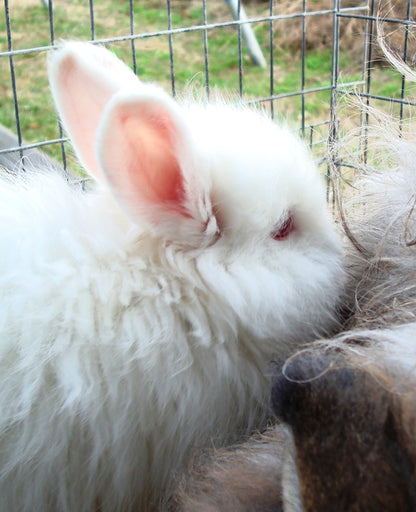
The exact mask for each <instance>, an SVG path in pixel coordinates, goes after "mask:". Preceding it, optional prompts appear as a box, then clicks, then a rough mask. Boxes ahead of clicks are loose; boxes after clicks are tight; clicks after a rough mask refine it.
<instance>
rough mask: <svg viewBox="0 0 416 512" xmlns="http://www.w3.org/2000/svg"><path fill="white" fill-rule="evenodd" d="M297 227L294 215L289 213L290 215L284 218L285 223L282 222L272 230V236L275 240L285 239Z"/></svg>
mask: <svg viewBox="0 0 416 512" xmlns="http://www.w3.org/2000/svg"><path fill="white" fill-rule="evenodd" d="M294 229H295V223H294V220H293V217H292V215H290V214H289V215H288V217H287V218H286V219H285V220H284V222H283V224H280V225H279V227H278V228H277V229H276V230H274V231H272V232H271V234H270V235H271V237H272V238H273V240H285V239H286V238H287V237H288V236H289V235H290V233H292V231H293V230H294Z"/></svg>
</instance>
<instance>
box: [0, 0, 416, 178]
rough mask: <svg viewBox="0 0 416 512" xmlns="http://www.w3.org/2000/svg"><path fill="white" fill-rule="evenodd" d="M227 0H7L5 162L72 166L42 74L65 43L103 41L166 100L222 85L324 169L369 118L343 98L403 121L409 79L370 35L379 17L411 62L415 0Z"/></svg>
mask: <svg viewBox="0 0 416 512" xmlns="http://www.w3.org/2000/svg"><path fill="white" fill-rule="evenodd" d="M231 1H233V2H234V0H227V1H226V2H224V1H223V0H166V3H162V2H158V1H156V0H4V12H3V14H2V16H1V19H0V123H1V140H0V163H2V164H3V165H4V164H5V162H6V164H7V165H9V166H11V165H13V166H15V167H16V166H17V167H18V166H19V165H20V166H21V164H20V163H19V162H20V161H21V159H22V157H23V156H26V157H27V156H29V159H28V158H26V159H25V160H24V161H26V165H27V162H28V161H30V162H33V163H34V165H37V164H38V158H40V161H41V163H42V162H43V158H47V160H48V162H50V160H49V159H52V161H53V162H59V165H60V166H63V167H64V168H65V169H66V168H67V167H69V168H71V169H72V168H73V167H74V166H75V167H76V163H75V162H74V161H73V158H72V156H71V155H70V153H68V148H67V139H66V138H65V136H64V134H63V133H62V131H61V129H60V127H59V123H58V122H57V119H56V116H55V113H54V109H53V105H52V100H51V97H50V94H49V92H48V85H47V79H46V65H45V61H46V54H47V53H48V52H50V51H52V50H53V48H54V47H55V46H56V45H57V44H59V41H60V40H61V39H81V40H89V41H95V42H96V43H102V44H105V45H107V46H108V47H109V48H111V49H112V50H113V51H114V52H115V53H117V55H118V56H119V57H121V58H122V59H123V60H125V61H126V62H127V63H129V65H130V66H131V67H132V69H133V70H134V71H135V72H136V73H138V74H139V76H141V78H143V79H144V80H152V81H155V82H158V83H160V84H162V85H163V86H164V87H165V88H168V89H170V91H171V93H172V95H173V96H181V95H182V94H183V92H184V91H185V90H186V89H187V88H189V87H190V84H191V86H192V87H194V88H197V89H200V90H202V91H204V94H206V95H207V96H212V95H214V94H216V90H217V89H220V90H225V91H226V94H227V96H228V97H229V98H230V101H241V100H242V101H244V102H247V103H250V104H260V105H262V106H263V107H264V108H266V109H267V110H268V111H269V113H270V115H271V116H272V117H278V118H284V119H285V120H286V121H287V122H288V123H289V124H290V125H291V126H293V128H294V129H296V130H299V132H300V134H301V135H302V136H303V137H304V138H305V139H306V140H307V141H308V142H309V144H310V145H311V146H312V148H313V150H314V151H315V154H316V158H317V159H318V160H320V162H321V163H323V165H324V166H325V165H326V158H327V156H326V155H327V151H326V144H327V141H328V140H329V141H331V140H332V141H334V140H336V139H337V138H338V137H339V132H340V131H342V130H349V129H351V128H352V127H353V126H357V125H358V126H364V125H365V124H366V122H368V119H366V115H365V114H362V115H361V116H359V117H358V120H354V121H353V120H352V116H351V113H350V111H349V109H348V106H347V105H348V102H346V101H345V98H346V97H348V96H350V95H358V96H359V97H361V98H362V100H363V102H364V104H365V105H367V106H372V105H374V106H376V107H378V108H380V107H381V108H386V109H388V110H390V111H394V113H395V114H397V115H398V116H399V117H401V118H404V117H405V116H406V115H407V110H406V109H407V108H408V107H409V106H410V107H412V106H414V103H413V102H412V101H409V99H408V97H409V96H410V95H411V93H412V86H411V84H409V83H408V82H407V81H406V79H405V77H403V76H401V75H400V74H399V73H397V72H395V71H394V70H392V69H391V68H390V67H389V66H388V65H387V64H386V63H383V59H382V57H381V54H380V51H379V49H378V46H377V43H376V25H377V23H376V22H377V17H382V18H383V23H384V26H385V27H386V33H387V34H388V37H389V39H388V41H389V43H390V44H391V45H392V46H393V47H394V49H395V50H396V51H398V52H399V53H400V54H401V57H402V58H403V60H405V61H407V62H409V63H410V64H412V62H413V58H414V57H413V56H414V53H415V50H414V46H415V45H414V39H413V36H412V31H411V29H412V27H414V25H415V22H414V21H413V19H412V15H413V14H414V12H413V7H412V4H411V0H407V1H402V2H396V3H395V4H394V3H385V2H382V0H368V1H367V0H364V1H360V0H295V1H288V0H286V1H285V0H283V1H278V0H247V2H241V1H240V0H238V1H237V0H235V3H234V5H233V8H231V9H230V5H229V4H230V2H231ZM231 7H232V6H231ZM247 27H249V28H250V29H252V35H253V34H254V38H255V41H256V43H258V47H259V49H260V51H261V53H262V57H263V59H264V60H263V62H260V64H262V65H260V66H259V65H258V64H259V62H256V60H255V59H253V55H250V47H249V45H250V42H249V40H248V39H247V37H246V36H247V34H246V29H247ZM256 64H257V65H256ZM354 123H355V124H354ZM40 151H41V153H40ZM44 155H48V156H44Z"/></svg>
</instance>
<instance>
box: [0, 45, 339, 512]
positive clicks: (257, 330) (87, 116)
mask: <svg viewBox="0 0 416 512" xmlns="http://www.w3.org/2000/svg"><path fill="white" fill-rule="evenodd" d="M68 63H70V64H71V65H68ZM49 68H50V80H51V88H52V91H53V94H54V97H55V101H56V103H57V108H58V111H59V113H60V115H61V118H62V120H63V123H64V125H65V127H66V129H67V130H68V132H69V134H70V136H71V138H72V140H73V141H78V142H79V143H77V142H75V149H76V151H77V154H78V156H79V157H80V159H81V161H83V162H84V163H86V164H89V163H90V164H91V167H94V168H93V169H91V168H88V169H87V171H89V172H91V173H92V174H94V175H95V177H96V178H97V180H98V184H97V187H96V190H95V191H93V192H90V193H84V192H82V191H80V190H78V189H77V188H76V187H74V186H71V185H68V183H67V182H66V181H65V180H64V179H63V178H62V177H60V176H58V175H56V174H53V173H48V172H47V171H42V170H39V172H37V173H32V174H26V175H22V176H17V177H11V176H7V175H2V176H1V178H0V269H1V272H0V411H1V413H0V511H1V512H6V511H7V512H10V511H13V512H23V511H34V510H39V511H42V512H48V511H58V510H59V511H60V512H84V511H95V510H96V509H99V510H100V511H102V512H105V511H111V512H115V511H123V512H126V511H128V510H140V511H141V512H143V511H145V510H150V509H152V507H155V506H157V504H158V503H159V501H160V500H163V499H164V498H165V497H167V496H168V495H169V492H170V490H171V487H172V485H173V482H174V478H175V472H177V471H179V470H180V469H181V467H182V466H183V465H184V464H185V463H186V461H187V460H188V458H189V456H190V454H191V453H192V452H194V451H195V450H197V449H198V448H199V447H202V446H207V445H210V444H211V443H216V444H218V445H221V444H224V443H225V442H233V441H236V440H238V439H239V438H240V436H241V435H243V434H246V433H248V432H250V431H251V430H252V429H254V428H256V427H259V426H261V424H262V423H263V422H264V420H265V418H266V417H267V415H268V411H269V405H268V402H269V389H270V383H269V371H268V365H269V363H270V361H271V360H272V359H273V358H280V357H284V356H285V355H286V354H288V353H289V352H290V351H291V350H293V349H294V348H295V347H296V346H297V345H298V344H299V343H303V342H305V341H307V340H308V339H313V338H314V337H316V336H317V335H319V334H321V335H323V334H326V333H329V332H330V331H331V329H332V328H333V327H334V325H335V320H334V308H335V305H336V301H337V297H338V295H339V291H340V288H341V285H342V271H341V268H340V247H339V243H338V240H337V237H336V235H335V233H334V229H333V226H332V223H331V221H330V218H329V215H328V213H327V211H326V204H325V195H324V192H323V187H322V184H321V182H320V177H319V175H318V172H317V169H316V168H315V166H314V164H313V162H312V160H311V157H310V155H309V153H308V152H307V151H306V150H305V148H304V147H303V144H302V143H301V142H299V141H298V140H297V139H296V138H295V137H293V136H292V135H291V134H290V132H289V131H288V130H286V129H285V128H282V127H279V126H277V125H275V124H274V123H272V122H271V121H270V120H269V119H267V118H266V116H263V115H261V114H258V113H256V114H255V113H252V112H249V111H248V110H244V109H242V108H236V107H229V108H228V107H226V106H225V105H219V106H209V105H205V106H204V105H202V106H201V105H194V106H192V105H191V106H187V107H183V108H181V107H179V106H177V105H176V104H174V103H173V101H172V100H171V99H170V98H169V97H168V96H167V95H165V94H164V93H162V92H161V91H160V90H159V89H157V88H156V87H154V86H152V85H143V84H141V83H140V82H139V81H138V79H136V78H135V77H134V75H133V74H132V73H131V72H130V71H129V70H128V68H126V67H125V66H124V65H123V64H121V62H119V61H118V60H116V59H115V57H114V56H112V55H111V54H110V53H109V52H107V51H106V50H104V49H103V48H99V47H94V46H92V45H88V44H81V43H67V44H66V45H64V46H63V48H62V49H60V50H59V51H57V52H56V53H55V54H54V55H53V56H52V58H51V62H50V66H49ZM73 69H75V70H76V76H75V79H74V77H73V76H72V75H71V73H73ZM80 77H82V78H83V79H84V80H85V83H83V82H79V80H80ZM72 82H73V83H74V85H72ZM78 82H79V87H77V86H76V84H77V83H78ZM68 84H71V85H70V86H69V85H68ZM95 88H97V89H100V90H98V91H97V93H96V92H95ZM82 91H85V95H86V96H85V97H83V98H81V97H80V96H81V94H83V92H82ZM95 95H96V96H95ZM107 96H108V98H107ZM96 98H98V99H97V100H96ZM107 100H108V101H107ZM99 101H102V102H103V103H105V105H104V109H103V110H104V111H103V112H102V113H101V114H102V116H101V117H100V111H99V109H100V108H101V107H100V106H98V107H97V105H96V103H97V104H98V102H99ZM77 105H82V109H79V111H77V110H76V109H77V108H78V107H77ZM126 105H131V106H132V108H133V110H134V109H137V110H138V111H141V110H140V109H142V110H143V109H145V110H146V109H147V110H149V109H153V110H152V112H154V114H152V115H155V116H157V115H158V114H157V112H158V109H162V110H163V112H164V113H163V115H164V116H166V115H168V116H169V123H171V124H172V125H173V126H174V128H173V129H172V130H173V131H174V132H175V133H174V135H175V136H176V133H177V132H178V133H180V137H179V136H178V140H180V143H181V145H180V147H179V146H174V144H173V146H174V147H175V148H176V149H174V152H175V151H176V153H175V154H173V155H171V157H172V159H173V158H175V159H177V160H178V161H180V163H181V165H182V168H181V172H182V173H183V174H184V180H185V182H186V183H185V185H184V188H185V195H186V197H185V199H184V202H185V203H186V208H187V213H186V214H183V212H180V211H179V213H178V211H173V210H172V211H171V210H169V207H167V206H166V204H160V205H157V204H156V205H154V204H152V205H149V204H148V201H147V200H145V199H146V198H145V199H143V197H144V196H143V197H139V198H136V197H135V196H134V194H133V195H132V193H131V189H130V185H129V179H131V176H127V174H126V170H125V169H123V166H120V168H118V169H115V170H114V169H112V168H109V162H113V161H114V160H115V158H116V157H117V156H118V155H119V153H120V152H118V148H117V147H115V148H114V147H113V146H114V144H113V146H112V142H113V141H115V140H118V139H119V138H120V134H119V133H115V131H114V125H113V124H112V123H114V122H116V121H115V120H114V119H115V118H117V113H119V112H120V111H122V110H123V109H125V107H126ZM155 105H156V107H155ZM68 109H69V110H68ZM71 109H75V114H74V115H72V114H73V112H74V111H73V110H71ZM89 109H91V112H90V111H89ZM115 112H116V113H115ZM123 115H124V114H123ZM146 115H147V114H146ZM71 116H72V117H71ZM152 119H153V118H152ZM118 120H120V117H119V118H118ZM78 122H79V126H78V125H77V123H78ZM151 122H153V120H152V121H151ZM169 126H171V125H170V124H169ZM153 127H154V125H152V128H151V129H153ZM91 131H92V132H93V133H91ZM169 133H170V132H169ZM170 135H171V134H170ZM170 135H169V136H170ZM91 141H92V142H91ZM175 141H176V139H175ZM121 143H123V141H121ZM175 144H176V142H175ZM178 144H179V143H178ZM91 145H95V149H94V148H91V147H90V146H91ZM129 148H130V146H128V147H127V149H126V151H127V153H128V151H130V149H131V148H130V149H129ZM123 151H124V149H123ZM150 152H151V151H150ZM121 157H122V158H124V159H125V161H128V160H129V158H130V157H131V159H133V160H134V158H133V156H132V155H130V154H129V153H128V154H127V155H126V154H125V153H124V154H123V155H121ZM97 162H98V163H97ZM190 169H191V170H190ZM123 173H124V174H123ZM123 180H124V181H123ZM139 194H141V191H139ZM149 197H150V196H149ZM168 206H169V205H168ZM288 211H290V212H291V213H292V214H293V217H294V220H295V230H294V231H293V233H291V235H290V236H289V237H288V238H287V239H286V240H282V241H279V240H273V239H272V237H271V236H270V233H271V232H272V231H273V229H274V228H275V227H276V225H279V223H281V222H282V219H284V218H285V216H286V215H287V212H288ZM210 223H211V224H210Z"/></svg>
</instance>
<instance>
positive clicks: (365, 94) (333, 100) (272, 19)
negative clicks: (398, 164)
mask: <svg viewBox="0 0 416 512" xmlns="http://www.w3.org/2000/svg"><path fill="white" fill-rule="evenodd" d="M13 1H18V0H4V16H5V26H6V40H7V49H5V50H3V51H0V59H8V61H9V69H10V87H11V90H12V97H13V107H12V108H14V113H15V127H14V131H15V133H16V144H14V145H12V147H3V148H0V157H1V156H2V155H5V154H13V153H14V154H18V155H19V157H20V158H21V157H22V156H23V155H24V152H25V151H27V150H33V149H39V148H42V147H44V146H48V145H52V144H60V145H61V155H62V166H63V167H64V168H65V169H66V167H67V158H66V149H65V143H66V142H67V139H66V138H65V137H64V136H63V134H62V131H61V130H60V132H59V137H58V138H55V139H51V140H39V141H36V142H33V143H30V144H28V143H25V142H24V134H23V133H22V127H21V122H20V106H19V94H24V92H23V93H22V92H19V94H18V91H17V87H16V77H15V63H14V61H15V59H16V58H17V57H18V56H20V55H27V54H37V53H43V52H47V51H50V50H52V49H53V48H54V47H55V46H56V39H55V24H54V4H53V0H49V4H48V15H49V32H50V44H49V45H45V46H40V47H33V48H24V49H14V44H13V43H14V34H13V30H12V24H11V19H10V13H9V12H10V11H9V2H13ZM125 1H126V2H128V3H129V24H130V32H129V33H127V34H125V35H122V36H117V37H109V38H97V37H96V30H95V4H97V3H98V0H96V1H94V0H86V2H88V4H89V23H90V38H89V40H90V41H94V42H96V43H102V44H110V45H111V43H116V42H121V41H125V42H126V41H127V42H130V47H131V66H132V68H133V70H134V71H135V72H136V71H137V63H136V44H137V42H138V41H139V40H142V39H146V38H158V37H162V36H167V37H168V41H169V65H170V79H171V89H172V95H173V96H175V94H176V89H177V87H176V75H175V65H176V56H175V48H174V38H175V36H177V35H178V34H185V33H190V32H200V33H201V34H202V36H203V49H204V85H205V90H206V94H207V96H209V95H210V91H211V82H210V59H209V53H208V44H209V34H210V33H211V32H212V31H214V30H218V29H220V28H225V27H234V28H235V29H236V30H237V33H238V39H237V40H238V68H237V71H236V72H237V73H238V83H239V94H240V96H241V97H243V94H244V87H243V75H244V66H243V42H242V34H241V29H242V26H243V24H245V23H249V24H252V25H255V24H257V23H268V24H269V48H268V51H269V58H268V73H269V93H268V94H266V95H264V96H262V97H258V98H255V99H251V100H249V101H248V103H261V104H267V106H268V107H269V109H270V114H271V116H272V117H273V116H274V115H275V108H276V106H275V105H276V104H277V103H278V102H279V101H281V100H282V99H285V98H290V97H299V98H300V100H301V107H300V121H299V130H300V133H301V134H302V136H303V137H305V139H306V140H307V141H308V142H309V144H310V145H311V146H315V145H319V144H322V143H323V142H326V141H327V138H329V140H330V141H331V140H332V141H334V140H336V139H337V137H338V126H339V118H338V110H337V105H338V98H339V97H343V96H345V95H349V94H358V95H360V96H361V97H362V98H363V99H364V100H365V102H366V104H367V105H370V103H371V101H373V100H379V101H383V102H393V103H397V104H399V106H400V116H401V118H402V117H403V115H404V114H403V108H404V106H405V105H411V106H414V105H415V103H413V102H411V101H408V100H407V99H406V98H405V85H406V78H405V77H404V76H403V77H402V84H401V95H400V97H399V98H392V97H389V96H382V95H377V94H373V92H372V66H371V65H368V63H371V62H372V54H373V48H374V44H375V36H374V34H375V23H376V20H377V14H378V12H377V6H378V4H377V3H376V0H369V1H366V2H364V3H363V2H360V1H359V0H357V3H358V4H360V5H357V6H353V7H351V6H347V7H343V6H342V5H341V2H342V0H333V4H332V8H331V9H325V10H317V11H314V10H308V9H307V3H306V0H303V2H302V9H301V10H299V12H295V13H287V14H285V13H279V14H274V7H275V4H274V2H275V0H270V1H269V14H268V15H267V16H258V17H255V16H251V17H249V19H248V20H247V21H242V20H239V19H234V20H232V21H230V20H227V21H220V22H218V21H217V22H215V23H213V22H208V21H207V20H208V15H207V0H201V3H202V13H203V23H202V24H197V25H193V26H183V27H179V28H177V27H176V28H174V27H173V26H172V5H171V0H167V1H166V10H167V20H168V23H167V27H166V29H165V30H159V31H150V32H136V31H135V17H134V8H133V7H134V6H133V2H134V1H139V0H125ZM142 1H143V0H142ZM276 1H277V0H276ZM238 5H239V7H238V9H239V11H240V2H239V4H238ZM318 16H325V17H330V18H331V19H332V34H331V55H332V64H331V78H330V83H329V84H328V85H325V86H320V87H306V80H305V76H306V35H307V23H306V22H307V20H308V19H312V18H314V17H318ZM351 18H354V19H356V20H362V22H363V30H362V34H361V37H362V38H363V53H362V63H361V65H362V72H361V80H358V81H357V80H355V81H348V80H347V81H343V82H342V83H341V82H340V80H339V78H340V61H339V54H340V46H341V44H342V40H341V38H340V26H341V24H342V23H343V21H344V20H346V19H351ZM289 19H298V20H300V21H301V27H302V29H301V31H300V33H299V38H300V40H301V52H300V57H299V58H300V64H301V65H300V87H299V88H298V89H296V90H293V91H290V92H279V87H278V85H277V84H276V83H275V65H276V62H275V36H274V27H275V24H276V23H278V22H280V21H282V20H289ZM385 22H388V23H392V24H400V25H403V26H405V29H406V30H405V37H404V41H403V55H402V57H403V59H404V60H405V61H406V59H407V46H408V38H409V28H410V27H411V26H414V25H415V21H413V20H412V19H411V0H407V15H406V17H405V18H404V19H398V18H395V17H386V18H385ZM266 72H267V71H266V70H265V73H266ZM322 91H328V92H329V93H330V101H329V102H328V116H327V118H326V119H324V120H322V121H319V122H314V123H309V124H307V122H306V99H307V97H308V95H311V94H314V93H318V92H322ZM366 122H368V119H365V116H364V119H363V120H362V123H363V124H366ZM317 134H318V139H317Z"/></svg>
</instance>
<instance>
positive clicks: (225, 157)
mask: <svg viewBox="0 0 416 512" xmlns="http://www.w3.org/2000/svg"><path fill="white" fill-rule="evenodd" d="M49 75H50V82H51V88H52V92H53V96H54V99H55V102H56V105H57V108H58V112H59V114H60V117H61V120H62V123H63V126H64V128H65V129H66V130H67V132H68V133H69V136H70V138H71V140H72V143H73V145H74V148H75V151H76V153H77V156H78V157H79V159H80V161H81V162H82V163H83V165H84V166H85V168H86V170H87V171H88V172H89V173H90V174H91V175H92V176H94V177H95V178H96V180H97V181H98V182H100V183H102V184H103V185H104V187H105V188H106V189H107V191H108V192H110V194H112V196H113V197H114V198H115V200H116V201H117V202H118V204H119V205H120V206H121V208H122V210H123V211H124V212H125V213H126V214H127V216H128V217H130V219H131V220H132V221H133V222H136V223H138V224H141V225H144V226H146V230H147V232H148V233H149V236H151V237H153V238H154V239H157V240H159V241H162V243H163V244H169V245H170V246H174V247H177V248H178V249H179V250H181V251H187V253H188V254H189V253H190V254H193V255H194V256H195V255H196V256H195V257H198V258H199V260H198V272H199V273H200V274H201V275H202V276H203V278H204V279H206V280H208V281H211V285H212V287H213V288H215V289H216V291H217V293H218V294H220V295H221V296H226V295H227V294H229V295H230V297H233V296H234V297H235V298H234V299H232V298H231V299H230V300H231V301H232V302H233V304H234V305H235V307H238V306H236V304H237V303H241V304H243V303H244V304H245V306H244V308H246V309H247V311H251V310H252V304H254V303H256V304H257V305H258V306H256V307H255V310H256V311H257V313H256V315H257V314H258V312H259V311H260V309H259V307H264V308H265V310H267V311H269V312H270V313H272V312H273V310H274V311H276V308H277V309H278V310H282V311H283V310H284V308H283V309H282V305H283V306H285V305H286V304H287V308H286V310H287V311H289V312H290V311H291V310H293V309H296V310H297V311H296V316H297V317H303V316H305V326H306V325H307V326H308V329H309V331H310V330H311V321H310V316H311V314H312V316H314V314H315V312H316V313H317V314H318V317H319V315H321V314H322V315H323V316H325V317H327V316H328V314H329V310H331V313H330V314H332V312H333V305H334V303H335V301H336V297H337V295H338V289H339V285H340V282H341V281H342V278H341V275H340V272H341V271H340V265H339V262H340V248H339V243H338V239H337V237H336V235H335V231H334V228H333V225H332V222H331V219H330V216H329V214H328V212H327V207H326V200H325V193H324V188H323V185H322V183H321V179H320V177H319V174H318V171H317V169H316V167H315V165H314V163H313V161H312V158H311V156H310V154H309V152H308V150H307V149H306V148H305V146H304V144H303V142H301V141H300V140H298V139H297V138H296V137H295V136H294V135H293V134H292V133H291V132H290V131H289V130H288V129H286V128H282V127H281V126H279V125H277V124H276V123H274V122H273V121H272V120H270V119H269V118H268V117H267V115H265V114H264V113H259V112H254V111H250V110H249V109H248V108H246V107H243V106H241V105H237V106H229V105H226V104H225V103H220V102H218V103H216V104H214V105H210V104H196V103H189V104H184V105H182V106H181V105H178V104H177V103H176V102H175V101H174V100H173V99H172V98H170V97H169V95H168V94H167V93H165V92H163V91H162V90H161V89H160V88H159V87H157V86H155V85H151V84H144V83H142V82H141V81H140V80H139V79H138V78H137V77H136V76H135V74H134V73H133V72H132V71H131V70H130V69H129V68H128V67H127V66H126V65H125V64H123V63H122V62H121V61H119V60H118V59H117V58H116V57H115V56H114V55H113V54H112V53H110V52H109V51H107V50H105V49H104V48H102V47H99V46H94V45H91V44H86V43H67V44H65V45H64V46H63V47H62V48H61V49H60V50H58V51H56V52H54V53H53V55H52V57H51V58H50V60H49ZM218 263H220V264H221V265H220V267H221V268H220V269H219V267H218ZM210 275H211V276H212V277H210ZM230 276H231V277H230ZM237 288H238V292H236V289H237ZM237 296H238V299H237V298H236V297H237ZM276 296H278V297H280V298H279V302H278V303H276V302H275V300H274V298H275V297H276ZM321 298H322V299H323V300H322V301H321ZM241 304H240V305H241ZM317 304H319V306H318V305H317ZM247 305H248V307H247ZM324 309H326V310H328V311H324ZM286 310H285V311H286ZM282 315H283V316H282V321H284V322H285V321H286V320H288V319H289V318H290V317H291V314H290V313H288V316H287V315H286V313H285V314H283V313H282ZM286 317H287V318H286ZM316 321H317V325H319V324H320V323H321V322H320V321H319V318H317V319H316ZM312 323H314V322H312Z"/></svg>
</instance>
